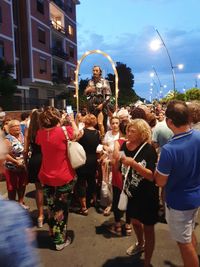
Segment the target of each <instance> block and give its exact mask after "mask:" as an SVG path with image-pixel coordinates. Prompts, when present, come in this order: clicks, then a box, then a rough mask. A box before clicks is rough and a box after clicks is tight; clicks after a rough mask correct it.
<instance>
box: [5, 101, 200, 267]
mask: <svg viewBox="0 0 200 267" xmlns="http://www.w3.org/2000/svg"><path fill="white" fill-rule="evenodd" d="M23 118H24V116H22V119H21V121H19V120H16V119H15V118H9V117H6V114H4V118H3V120H2V122H1V129H2V132H4V136H3V139H4V140H3V141H2V140H1V144H2V143H3V144H4V148H6V150H7V152H6V153H5V149H4V150H3V148H2V146H1V147H0V149H1V151H0V154H1V159H0V160H1V173H3V174H4V176H5V179H6V184H7V191H8V199H9V200H15V201H17V202H18V204H19V205H20V206H21V208H22V209H26V210H28V209H29V207H28V206H27V205H26V203H25V202H24V196H25V192H26V186H27V184H28V183H34V184H35V188H36V196H35V199H36V205H37V209H38V217H37V225H38V227H43V223H44V219H45V215H44V214H45V213H44V199H45V205H46V206H47V214H48V215H47V218H46V219H47V222H48V225H49V234H50V236H51V237H52V241H53V244H54V245H55V249H56V250H62V249H63V248H64V247H66V246H68V245H69V244H70V243H71V239H70V237H69V236H68V234H67V222H68V216H69V210H70V208H71V209H73V208H74V206H76V207H77V209H75V208H74V210H76V213H77V214H79V215H82V216H90V207H92V206H94V207H95V208H96V210H97V211H98V212H102V214H103V215H105V216H108V215H110V214H111V213H112V212H113V214H114V224H112V225H108V226H107V231H108V232H109V233H110V234H112V235H115V236H122V235H131V234H132V232H133V231H134V233H135V236H136V239H137V242H136V243H135V244H133V245H131V246H130V247H129V248H128V249H127V254H128V255H141V254H142V253H143V252H144V255H145V256H144V267H149V266H150V262H151V258H152V254H153V251H154V247H155V236H156V234H155V229H154V226H155V224H156V223H157V222H158V216H159V209H160V206H162V207H163V210H165V206H166V220H167V223H168V225H169V229H170V232H171V234H172V237H173V239H175V240H176V241H177V244H178V246H179V248H180V251H181V255H182V258H183V262H184V266H185V267H189V266H193V267H197V266H199V265H198V264H199V263H198V256H197V253H196V239H195V235H194V226H195V219H196V216H197V212H198V207H199V206H200V165H199V162H200V132H199V130H200V103H199V102H195V101H194V102H191V103H188V104H186V103H185V102H182V101H176V100H174V101H171V102H170V103H169V104H168V105H167V107H163V106H162V105H161V104H158V105H157V106H153V105H145V104H140V105H133V106H131V107H122V108H120V109H119V110H115V111H114V112H113V113H112V114H111V112H109V116H107V121H106V124H104V125H105V126H104V129H103V130H101V131H100V129H99V127H98V114H97V116H95V115H94V114H92V113H89V112H87V110H84V112H80V113H78V114H76V116H75V118H74V114H67V113H66V112H65V111H59V110H57V109H56V108H54V107H45V108H43V109H41V110H40V109H34V110H32V112H31V113H30V116H29V117H26V118H24V119H23ZM62 126H64V129H65V130H66V131H67V134H68V136H69V139H71V140H76V141H78V142H79V143H80V144H81V145H82V146H83V148H84V150H85V152H86V163H85V165H83V166H81V167H79V168H78V169H76V170H74V169H73V168H72V166H71V163H70V159H69V157H68V153H67V139H66V136H65V132H64V130H63V127H62ZM156 166H157V167H156ZM125 176H127V179H126V184H125V185H123V183H124V177H125ZM123 189H124V191H125V193H126V195H127V196H128V205H127V210H126V211H121V210H119V208H118V202H119V198H120V193H121V191H122V190H123ZM123 217H125V218H124V220H125V222H124V223H123V220H122V218H123ZM191 262H192V264H191Z"/></svg>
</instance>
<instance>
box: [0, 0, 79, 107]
mask: <svg viewBox="0 0 200 267" xmlns="http://www.w3.org/2000/svg"><path fill="white" fill-rule="evenodd" d="M77 4H80V2H79V1H78V0H52V1H50V0H20V1H18V0H10V1H9V0H0V58H4V59H5V60H6V61H7V62H8V63H11V64H13V66H14V73H13V77H14V78H15V79H16V80H17V85H18V90H17V93H16V94H15V100H16V101H15V105H16V108H19V109H31V108H34V107H36V106H41V105H47V104H49V102H50V100H51V102H52V103H54V104H55V106H57V107H59V108H61V107H62V106H63V105H64V103H65V101H67V99H66V98H67V96H69V95H70V94H73V93H74V89H75V88H74V83H73V81H74V71H75V68H76V62H77V34H76V5H77ZM63 99H65V100H63ZM17 105H18V107H17Z"/></svg>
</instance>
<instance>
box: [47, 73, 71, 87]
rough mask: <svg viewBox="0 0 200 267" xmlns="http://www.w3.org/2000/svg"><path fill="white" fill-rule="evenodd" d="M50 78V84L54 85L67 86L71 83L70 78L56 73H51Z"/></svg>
mask: <svg viewBox="0 0 200 267" xmlns="http://www.w3.org/2000/svg"><path fill="white" fill-rule="evenodd" d="M51 76H52V82H53V83H54V84H65V85H69V84H70V82H71V77H64V76H62V75H60V74H58V73H57V72H53V73H52V75H51Z"/></svg>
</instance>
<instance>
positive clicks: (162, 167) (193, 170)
mask: <svg viewBox="0 0 200 267" xmlns="http://www.w3.org/2000/svg"><path fill="white" fill-rule="evenodd" d="M157 171H158V172H159V173H160V174H163V175H166V176H168V180H167V184H166V188H165V192H166V203H167V205H168V206H169V207H171V208H173V209H176V210H190V209H195V208H197V207H199V206H200V132H199V131H197V130H190V131H188V132H185V133H182V134H178V135H175V136H174V137H173V138H172V139H171V140H170V141H169V143H167V144H166V145H164V146H163V149H162V152H161V155H160V160H159V162H158V166H157Z"/></svg>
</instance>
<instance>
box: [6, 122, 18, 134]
mask: <svg viewBox="0 0 200 267" xmlns="http://www.w3.org/2000/svg"><path fill="white" fill-rule="evenodd" d="M13 126H20V121H18V120H11V121H9V123H8V132H10V128H12V127H13Z"/></svg>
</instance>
